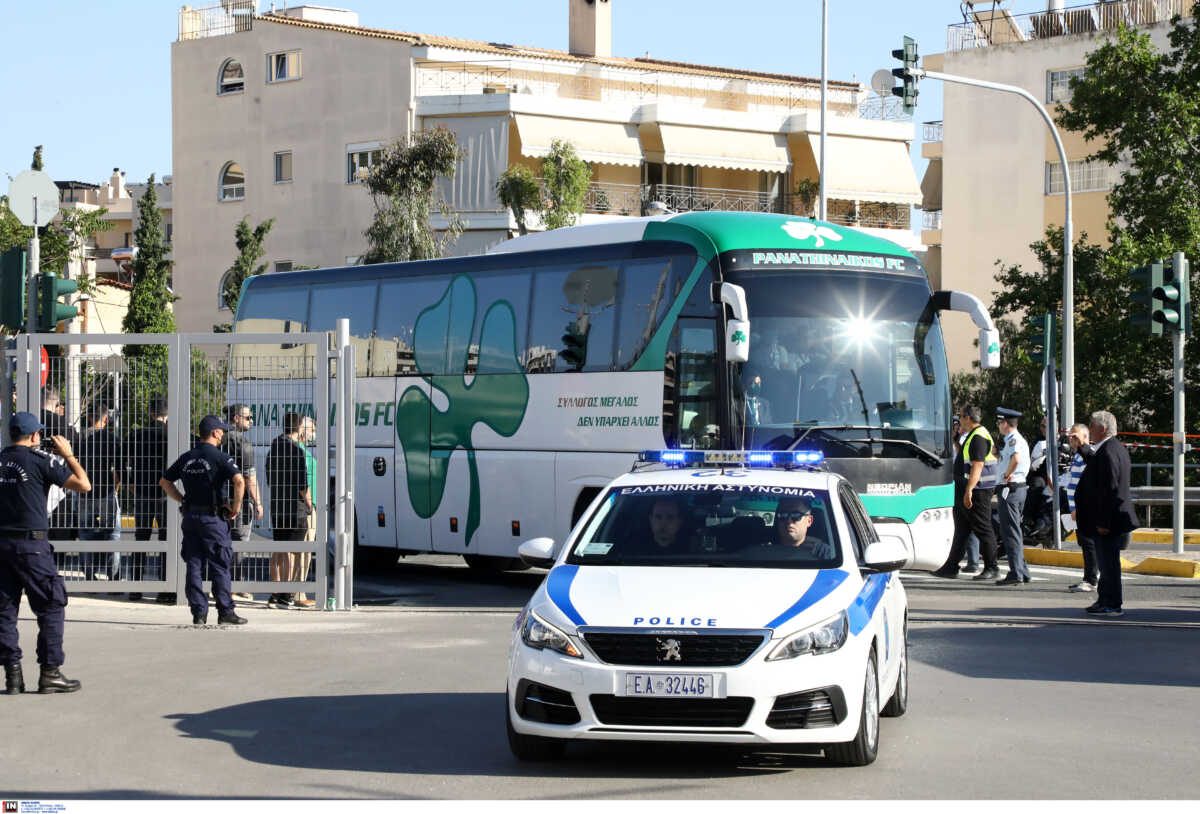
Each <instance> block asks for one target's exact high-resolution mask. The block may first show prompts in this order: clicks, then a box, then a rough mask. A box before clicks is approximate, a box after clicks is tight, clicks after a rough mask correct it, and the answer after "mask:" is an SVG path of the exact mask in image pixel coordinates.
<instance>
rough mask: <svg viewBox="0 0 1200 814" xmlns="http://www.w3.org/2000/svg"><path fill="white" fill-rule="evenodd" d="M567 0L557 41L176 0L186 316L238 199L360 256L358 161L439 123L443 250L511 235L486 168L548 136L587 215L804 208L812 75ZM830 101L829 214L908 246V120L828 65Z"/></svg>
mask: <svg viewBox="0 0 1200 814" xmlns="http://www.w3.org/2000/svg"><path fill="white" fill-rule="evenodd" d="M563 2H564V3H567V4H568V5H569V32H568V34H569V37H568V42H569V48H568V50H565V51H560V50H551V49H546V48H540V47H523V46H515V45H507V44H503V43H495V42H480V41H474V40H464V39H457V38H453V37H447V36H440V35H425V34H412V33H406V32H401V31H386V30H381V29H375V28H366V27H363V26H360V25H359V23H358V16H357V14H355V13H354V12H353V11H347V10H342V9H331V8H326V7H319V6H296V7H292V8H281V9H277V10H276V9H274V8H272V10H269V11H266V12H262V13H259V11H258V9H257V6H256V3H255V2H254V1H253V0H225V2H224V3H222V5H220V6H215V7H212V8H202V9H196V8H191V7H189V6H185V7H183V9H182V10H181V11H180V15H179V38H178V40H177V41H176V42H175V43H174V44H173V46H172V70H171V73H172V108H173V141H174V144H173V170H174V172H173V175H174V179H175V181H174V202H175V208H176V212H177V213H178V219H179V223H180V224H181V225H182V226H183V227H184V228H181V229H180V232H179V234H178V235H177V236H176V240H175V244H174V257H175V276H174V280H175V286H176V292H177V293H178V294H179V295H180V296H181V298H182V299H181V300H180V302H179V303H177V306H176V314H177V319H178V322H179V325H180V328H181V330H203V329H207V328H208V327H209V326H210V325H212V324H213V323H216V322H221V321H228V320H229V314H228V312H227V311H226V312H225V313H221V310H220V309H221V306H222V303H221V301H220V287H221V279H222V275H223V274H224V273H225V271H226V270H227V269H228V268H229V266H230V264H231V263H232V261H233V257H234V253H235V251H234V244H233V233H234V226H235V225H236V224H237V222H238V221H239V220H241V219H242V218H243V217H248V218H250V220H251V221H252V222H253V223H258V222H260V221H263V220H266V219H267V218H272V217H273V218H275V225H274V228H273V229H272V230H271V233H270V235H269V237H268V239H267V242H266V246H265V248H266V251H267V256H266V258H265V259H266V261H267V262H268V263H269V268H270V269H271V270H272V271H282V270H286V269H289V268H291V267H292V266H293V265H297V264H301V263H303V264H306V265H316V266H333V265H342V264H347V263H354V262H356V261H357V259H358V257H359V256H360V255H361V254H362V253H363V251H364V249H365V246H366V240H365V238H364V237H363V230H364V229H365V228H366V227H367V226H368V225H369V224H370V222H371V218H372V214H373V207H372V203H371V200H370V196H369V195H368V194H367V192H366V190H365V188H364V187H363V186H362V184H361V182H362V180H363V178H364V177H365V174H366V172H367V170H368V169H369V168H370V166H371V164H372V162H374V161H376V160H377V159H378V156H379V151H380V150H381V149H382V148H383V146H385V145H386V144H388V143H390V142H392V141H394V140H396V139H398V138H405V137H407V136H409V135H410V134H411V133H413V132H414V131H419V130H429V129H432V128H435V127H445V128H448V129H449V130H451V131H453V132H454V134H455V135H456V137H457V139H458V141H459V142H460V143H461V144H463V145H464V146H465V147H466V148H467V157H466V158H465V159H464V161H463V163H462V165H461V166H460V167H459V169H458V172H457V174H456V175H455V177H454V179H453V180H452V181H451V182H450V183H448V184H447V185H446V188H445V190H444V193H445V196H446V199H447V200H448V201H449V202H450V204H451V206H452V207H453V208H454V209H455V210H457V211H458V212H459V213H461V215H462V216H463V218H464V220H465V221H466V222H467V231H466V232H465V233H464V234H463V235H462V237H461V238H460V239H459V241H458V243H457V245H456V246H455V248H454V252H455V253H456V254H468V253H477V252H482V251H486V250H487V249H488V248H489V247H491V246H493V245H495V244H496V243H498V242H499V241H501V240H504V239H506V238H507V237H509V236H510V235H511V234H513V233H514V230H515V228H516V227H515V223H514V221H513V219H512V217H511V215H510V213H509V212H508V211H507V210H505V209H504V207H502V206H501V204H500V202H499V200H498V198H497V197H496V194H495V191H494V185H495V182H496V179H497V178H498V177H499V175H500V174H501V173H502V172H503V171H504V170H505V169H507V168H508V167H510V166H512V165H514V164H518V163H520V164H527V165H528V166H530V167H531V168H532V169H533V170H534V172H535V173H537V172H538V168H539V166H540V165H539V160H540V158H541V157H542V156H544V155H545V154H546V153H547V151H548V150H549V148H550V142H551V140H552V139H553V138H563V139H566V140H568V141H570V142H571V143H572V144H573V145H574V147H575V149H576V150H577V151H578V153H579V154H580V156H581V157H582V158H584V159H585V160H586V161H588V162H589V164H590V165H591V168H592V184H591V187H590V189H589V191H588V199H587V206H586V208H587V214H586V215H585V220H591V219H598V218H613V217H623V216H629V215H640V214H642V213H643V212H644V211H645V210H646V207H647V206H648V205H649V204H650V203H651V202H656V201H657V202H661V203H663V204H665V205H666V206H667V207H669V208H670V209H673V210H676V211H686V210H696V209H734V210H743V211H745V210H750V211H769V212H792V213H795V214H798V215H805V214H809V213H810V211H811V206H812V203H811V199H810V197H808V196H799V195H796V194H795V193H796V190H797V186H798V185H799V182H800V181H802V180H805V179H809V180H815V179H816V178H817V167H818V163H819V162H818V152H819V141H818V138H817V134H818V133H819V129H820V120H819V100H820V85H819V82H818V81H817V80H815V79H810V78H804V77H797V76H781V75H775V74H764V73H758V72H754V71H746V70H741V69H737V68H719V67H709V66H706V65H700V64H682V63H672V62H665V61H662V60H655V59H650V58H635V59H629V58H622V57H615V56H612V36H611V31H612V14H614V13H627V14H636V13H637V6H636V5H635V4H633V3H629V4H626V5H624V6H622V7H621V9H620V10H617V9H614V6H616V2H609V1H608V0H600V1H599V2H597V1H595V0H563ZM698 56H700V55H698ZM895 101H896V102H898V100H895ZM829 105H830V111H831V116H830V123H829V127H828V132H829V137H828V145H829V146H828V149H829V156H828V161H827V173H828V178H827V179H826V180H827V184H826V186H827V189H828V197H829V212H830V216H831V219H833V220H838V221H841V222H843V223H852V224H855V225H858V226H861V227H867V228H872V229H878V230H880V232H881V233H883V234H886V235H888V236H890V237H892V238H893V239H898V240H900V241H902V242H904V243H906V244H907V245H914V246H915V235H914V234H913V233H912V232H911V229H910V223H909V209H910V205H912V204H916V203H919V202H920V200H921V197H920V189H919V186H918V184H917V179H916V175H915V172H914V170H913V167H912V164H911V161H910V160H909V158H908V145H909V143H911V141H912V140H913V138H914V131H913V125H912V123H911V121H909V120H907V119H906V118H905V117H903V116H900V115H898V110H897V108H896V106H895V105H894V104H892V103H887V104H884V102H883V100H881V99H880V98H879V97H877V96H873V95H872V93H871V91H870V90H869V89H868V88H866V87H865V86H862V85H860V84H859V83H857V82H844V81H835V82H830V83H829ZM435 225H437V224H436V222H435ZM535 228H536V227H535Z"/></svg>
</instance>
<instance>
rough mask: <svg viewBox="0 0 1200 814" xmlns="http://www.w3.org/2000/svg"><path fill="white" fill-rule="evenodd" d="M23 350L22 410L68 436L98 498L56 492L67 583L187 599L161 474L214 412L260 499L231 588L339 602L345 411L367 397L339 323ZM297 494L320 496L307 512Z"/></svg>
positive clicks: (80, 589)
mask: <svg viewBox="0 0 1200 814" xmlns="http://www.w3.org/2000/svg"><path fill="white" fill-rule="evenodd" d="M43 349H45V351H46V352H47V355H46V356H43ZM349 350H350V352H352V348H351V349H349ZM6 355H7V354H6ZM343 355H344V352H343ZM15 357H16V359H15V361H16V376H15V382H14V383H15V388H16V407H17V409H20V410H27V411H29V412H31V413H33V414H34V415H37V416H39V417H40V418H41V420H42V423H43V424H45V425H46V427H47V434H50V433H54V434H64V435H67V436H68V437H69V438H70V439H71V441H72V445H73V446H74V448H75V451H76V454H77V457H78V458H79V460H80V463H81V464H83V465H84V467H85V469H86V470H87V471H88V475H89V477H90V478H91V480H92V483H93V489H92V491H91V492H90V493H88V494H74V493H65V494H63V493H61V490H58V491H59V493H58V494H54V493H52V494H51V496H50V504H51V505H52V506H53V511H52V513H51V538H52V541H53V545H54V549H55V558H56V560H57V562H58V566H59V571H60V572H61V573H62V575H63V577H64V580H65V581H66V584H67V590H68V592H72V593H106V594H124V593H159V594H167V595H169V594H175V597H176V598H175V601H176V602H181V601H182V599H183V585H184V578H185V573H184V567H183V563H182V560H181V558H180V554H179V551H180V541H181V531H180V512H179V507H178V505H177V504H175V503H174V502H173V501H169V500H167V499H166V498H165V496H164V495H163V493H162V490H161V488H160V487H159V486H158V478H159V477H160V476H161V473H162V469H163V468H164V467H165V466H166V464H167V463H169V462H170V461H174V460H175V459H176V458H177V457H178V456H179V455H181V454H182V453H183V452H184V451H185V450H187V449H189V448H191V447H192V446H193V445H194V443H196V441H197V440H198V439H197V438H196V436H195V433H196V429H197V426H198V424H199V422H200V419H201V418H203V417H204V416H205V415H208V414H215V415H220V416H222V417H223V418H225V420H226V421H228V422H229V423H230V424H232V425H234V427H235V430H236V432H234V433H227V436H230V437H228V438H227V439H226V440H225V442H224V443H223V447H224V448H225V451H227V452H229V453H230V454H231V455H234V456H235V457H239V456H240V457H242V458H243V459H244V460H245V462H246V464H247V471H246V472H244V473H243V474H244V477H245V479H246V482H247V489H246V491H247V499H248V500H247V502H244V503H243V510H242V511H241V513H240V514H239V516H238V518H236V519H235V520H234V521H233V522H231V526H232V528H233V533H234V537H235V539H234V552H235V562H234V566H233V574H232V576H233V591H234V592H235V593H239V592H248V593H271V594H274V593H306V594H309V595H310V596H311V597H312V600H313V602H314V604H315V606H316V607H319V608H324V607H326V602H327V597H328V596H329V593H328V590H327V584H328V582H327V580H328V577H329V575H330V570H329V569H330V562H329V556H328V553H329V552H331V550H332V548H333V546H332V545H331V544H330V539H331V538H330V518H331V515H332V513H331V511H330V508H331V502H330V473H331V468H330V452H331V449H332V445H331V434H332V432H333V428H334V422H333V420H332V417H333V415H334V412H335V410H334V404H335V403H341V402H342V401H343V400H344V399H349V401H347V402H346V403H347V404H350V405H352V404H353V397H354V396H353V376H350V377H349V381H346V382H336V381H335V377H336V371H337V368H336V366H335V357H334V354H333V353H331V351H330V335H329V334H326V333H316V332H309V333H288V334H241V333H239V334H229V333H224V334H171V335H164V334H140V335H133V334H103V335H97V334H87V335H78V334H22V335H19V336H18V337H17V338H16V348H15ZM348 369H349V370H351V371H353V370H354V368H353V366H350V367H349V368H348ZM5 406H6V408H7V405H5ZM340 412H341V413H342V416H345V415H347V414H349V415H353V408H352V407H347V408H346V409H343V410H341V411H340ZM339 418H340V417H339ZM349 423H350V424H353V422H349ZM342 424H343V421H341V420H339V421H338V425H339V428H340V427H341V425H342ZM349 432H350V433H351V435H350V436H349V437H351V438H352V430H349ZM349 449H353V441H352V440H351V441H350V445H349ZM300 461H303V472H302V473H301V472H300V471H299V467H300V463H299V462H300ZM251 464H252V466H251ZM300 477H303V478H304V479H305V486H304V487H300V486H299V481H298V479H299V478H300ZM346 488H347V489H348V486H347V487H346ZM255 496H256V497H257V501H254V500H249V499H250V498H252V497H255ZM298 496H299V497H298ZM305 496H306V498H305ZM298 499H300V500H306V501H311V504H312V511H310V512H309V513H308V514H307V516H305V514H304V510H305V508H306V507H300V506H298V502H297V501H298ZM255 502H257V503H258V504H259V505H260V506H261V507H262V508H261V516H260V515H259V511H258V509H257V508H256V507H255V505H254V504H255ZM350 516H351V517H353V514H350ZM239 536H240V537H241V538H242V539H238V537H239ZM343 537H344V539H343V540H342V542H343V544H344V545H343V546H342V548H343V551H339V554H342V553H344V549H345V548H347V547H349V546H348V545H346V544H347V543H348V538H345V536H344V535H343ZM347 559H348V558H347ZM342 561H343V557H342V556H339V557H338V563H339V565H341V564H342ZM346 564H347V565H349V563H348V562H347V563H346ZM343 582H345V583H348V580H345V581H343ZM210 587H211V586H210V585H209V583H208V582H207V580H206V582H205V589H206V590H208V589H209V588H210ZM338 598H339V602H338V606H339V607H347V606H348V602H347V601H346V597H345V594H344V593H343V592H339V597H338Z"/></svg>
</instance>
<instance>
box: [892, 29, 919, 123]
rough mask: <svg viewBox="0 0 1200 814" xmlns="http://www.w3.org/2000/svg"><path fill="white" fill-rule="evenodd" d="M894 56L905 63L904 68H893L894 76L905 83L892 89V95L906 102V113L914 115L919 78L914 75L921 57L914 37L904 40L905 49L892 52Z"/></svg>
mask: <svg viewBox="0 0 1200 814" xmlns="http://www.w3.org/2000/svg"><path fill="white" fill-rule="evenodd" d="M892 56H893V57H895V58H896V59H898V60H900V61H901V62H903V63H904V67H903V68H892V76H894V77H896V78H897V79H900V80H902V81H903V83H904V84H903V85H901V86H899V87H895V88H892V94H893V95H894V96H899V97H900V98H901V99H903V100H904V112H905V113H912V112H913V110H914V109H915V108H916V106H917V96H918V91H917V77H916V76H915V75H914V74H913V71H915V70H916V69H917V68H918V67H919V66H918V63H919V62H920V59H921V58H920V56H919V55H918V53H917V41H916V40H914V39H913V38H912V37H907V36H906V37H905V38H904V47H903V48H897V49H895V50H893V51H892Z"/></svg>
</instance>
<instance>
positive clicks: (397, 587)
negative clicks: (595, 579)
mask: <svg viewBox="0 0 1200 814" xmlns="http://www.w3.org/2000/svg"><path fill="white" fill-rule="evenodd" d="M446 560H450V561H451V563H452V564H450V563H447V562H446ZM545 576H546V572H545V571H542V570H540V569H530V570H528V571H499V572H488V571H480V570H475V569H472V568H467V567H466V566H464V565H462V561H461V560H459V559H458V558H449V557H443V558H436V559H435V558H429V559H424V558H421V557H415V558H411V559H404V560H401V561H400V562H399V563H398V564H396V565H389V566H386V567H376V568H374V569H372V570H371V571H369V572H366V573H362V574H360V575H357V577H358V578H356V580H355V586H354V591H355V594H354V601H355V602H356V603H358V604H360V605H396V606H406V607H421V608H442V607H454V608H481V607H501V608H511V609H512V610H513V611H514V612H515V611H518V610H520V609H521V608H522V607H524V605H525V603H526V602H527V601H529V597H530V596H532V595H533V592H534V591H536V590H537V587H538V585H540V584H541V583H542V580H543V579H544V578H545Z"/></svg>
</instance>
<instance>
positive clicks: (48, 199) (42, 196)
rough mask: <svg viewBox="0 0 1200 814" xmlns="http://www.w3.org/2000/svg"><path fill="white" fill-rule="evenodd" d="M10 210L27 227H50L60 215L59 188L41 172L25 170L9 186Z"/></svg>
mask: <svg viewBox="0 0 1200 814" xmlns="http://www.w3.org/2000/svg"><path fill="white" fill-rule="evenodd" d="M35 199H36V201H37V210H36V215H37V218H36V220H35V219H34V215H35V211H34V200H35ZM8 208H9V209H11V210H12V213H13V214H14V215H16V216H17V220H19V221H21V223H23V224H25V225H26V226H48V225H49V224H50V221H52V220H54V216H55V215H57V214H58V187H57V186H55V185H54V181H53V180H52V179H51V178H50V176H49V175H47V174H46V173H44V172H42V171H41V170H25V172H23V173H21V174H20V175H18V176H17V177H16V178H14V179H13V180H12V183H11V184H9V185H8Z"/></svg>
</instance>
